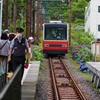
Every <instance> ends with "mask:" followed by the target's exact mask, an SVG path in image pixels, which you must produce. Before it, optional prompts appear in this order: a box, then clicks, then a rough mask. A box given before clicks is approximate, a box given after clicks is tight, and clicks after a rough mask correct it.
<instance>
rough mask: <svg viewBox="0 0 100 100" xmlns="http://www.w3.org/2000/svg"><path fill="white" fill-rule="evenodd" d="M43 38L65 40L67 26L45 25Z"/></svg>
mask: <svg viewBox="0 0 100 100" xmlns="http://www.w3.org/2000/svg"><path fill="white" fill-rule="evenodd" d="M44 36H45V40H48V39H49V40H66V39H67V26H66V25H57V26H55V25H54V26H53V25H45V35H44Z"/></svg>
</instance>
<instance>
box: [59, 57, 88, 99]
mask: <svg viewBox="0 0 100 100" xmlns="http://www.w3.org/2000/svg"><path fill="white" fill-rule="evenodd" d="M60 60H61V62H62V63H63V65H64V67H65V69H66V71H67V73H68V74H69V77H70V78H71V79H72V82H73V83H74V86H75V89H76V90H77V92H78V94H79V96H80V98H81V100H87V99H86V97H85V96H84V94H83V93H82V92H81V90H80V88H79V87H78V85H77V84H76V81H75V79H74V78H73V77H72V75H71V74H70V72H69V69H68V68H67V67H66V65H65V63H64V61H63V60H62V58H60Z"/></svg>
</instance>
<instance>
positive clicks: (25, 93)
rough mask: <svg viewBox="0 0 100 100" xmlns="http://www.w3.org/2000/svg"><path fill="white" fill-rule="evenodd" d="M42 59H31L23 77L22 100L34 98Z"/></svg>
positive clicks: (32, 99)
mask: <svg viewBox="0 0 100 100" xmlns="http://www.w3.org/2000/svg"><path fill="white" fill-rule="evenodd" d="M39 67H40V61H31V62H30V64H29V67H28V68H27V69H25V71H24V75H23V78H22V82H21V85H22V89H21V100H34V96H35V91H36V84H37V82H38V73H39Z"/></svg>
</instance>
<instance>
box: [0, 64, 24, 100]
mask: <svg viewBox="0 0 100 100" xmlns="http://www.w3.org/2000/svg"><path fill="white" fill-rule="evenodd" d="M21 76H22V68H21V65H20V66H18V68H17V69H16V71H15V72H14V74H13V76H12V77H11V78H10V79H9V80H8V82H7V83H6V84H5V86H4V87H3V89H2V91H1V92H0V100H21Z"/></svg>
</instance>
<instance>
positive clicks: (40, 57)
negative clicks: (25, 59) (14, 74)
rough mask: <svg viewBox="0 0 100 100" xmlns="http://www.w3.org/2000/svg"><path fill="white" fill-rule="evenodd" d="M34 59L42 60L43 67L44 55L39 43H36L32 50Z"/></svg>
mask: <svg viewBox="0 0 100 100" xmlns="http://www.w3.org/2000/svg"><path fill="white" fill-rule="evenodd" d="M32 54H33V55H32V57H33V58H32V59H33V60H36V61H40V62H41V67H42V61H43V55H42V53H41V52H40V48H39V46H37V45H34V47H33V51H32Z"/></svg>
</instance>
